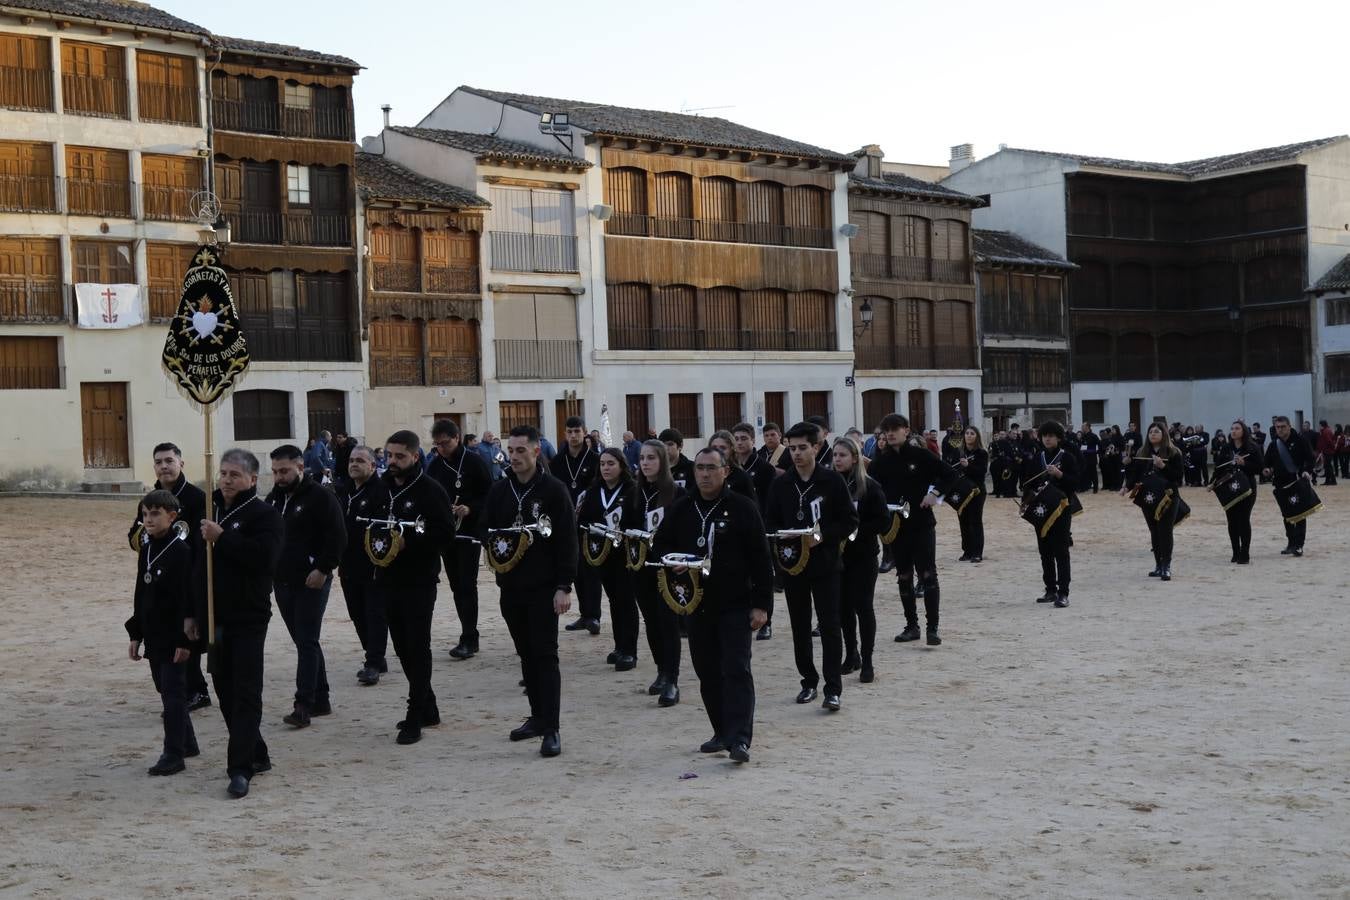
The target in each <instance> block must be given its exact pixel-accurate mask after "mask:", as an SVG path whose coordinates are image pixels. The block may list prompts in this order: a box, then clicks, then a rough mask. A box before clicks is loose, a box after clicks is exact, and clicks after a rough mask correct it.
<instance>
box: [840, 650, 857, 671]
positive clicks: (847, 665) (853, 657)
mask: <svg viewBox="0 0 1350 900" xmlns="http://www.w3.org/2000/svg"><path fill="white" fill-rule="evenodd" d="M861 668H862V660H861V659H859V658H858V654H856V653H850V654H848V655H847V656H845V657H844V663H843V665H841V666H840V667H839V672H840V674H842V675H852V674H853V673H854V672H856V671H858V670H859V669H861Z"/></svg>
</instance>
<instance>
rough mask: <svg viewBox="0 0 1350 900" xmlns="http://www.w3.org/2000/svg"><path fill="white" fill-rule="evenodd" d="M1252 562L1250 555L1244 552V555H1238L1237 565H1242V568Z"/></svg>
mask: <svg viewBox="0 0 1350 900" xmlns="http://www.w3.org/2000/svg"><path fill="white" fill-rule="evenodd" d="M1251 561H1252V555H1251V554H1250V553H1246V552H1244V553H1239V554H1238V558H1237V563H1238V565H1240V566H1245V565H1247V564H1248V563H1250V562H1251Z"/></svg>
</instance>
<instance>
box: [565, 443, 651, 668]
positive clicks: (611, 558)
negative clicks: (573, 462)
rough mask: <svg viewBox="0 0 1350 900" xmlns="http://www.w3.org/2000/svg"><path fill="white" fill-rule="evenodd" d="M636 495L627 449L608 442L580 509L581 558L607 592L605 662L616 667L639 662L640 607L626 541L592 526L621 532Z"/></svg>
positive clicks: (628, 665)
mask: <svg viewBox="0 0 1350 900" xmlns="http://www.w3.org/2000/svg"><path fill="white" fill-rule="evenodd" d="M632 494H633V475H632V473H631V472H629V471H628V463H627V461H626V460H625V459H624V458H623V450H621V449H620V448H618V447H606V448H605V449H604V450H602V451H600V463H599V466H598V472H597V474H596V476H595V481H593V482H591V484H590V486H589V487H587V488H586V492H585V496H583V497H582V499H581V508H580V509H579V510H578V511H577V527H578V528H579V529H580V531H581V534H580V535H579V540H580V541H581V557H582V559H583V560H585V562H586V563H587V565H589V566H591V567H593V568H594V570H595V574H596V575H597V576H598V577H599V579H600V584H601V585H602V586H603V587H604V589H605V596H607V597H609V614H610V620H611V621H612V622H613V623H614V652H613V653H611V654H610V655H609V657H608V659H606V660H605V661H606V662H608V663H609V664H610V665H612V666H614V671H616V672H627V671H628V670H629V669H633V668H636V667H637V633H638V611H637V602H636V600H635V599H634V594H633V577H632V575H631V573H629V571H628V567H627V565H625V557H624V554H623V546H622V544H620V545H619V546H618V547H616V546H614V543H613V541H611V540H610V539H609V538H608V537H605V536H604V535H600V534H595V533H593V532H591V531H589V530H588V526H591V525H596V526H600V527H603V528H607V529H609V530H611V531H618V530H619V528H620V527H621V525H622V523H623V508H624V504H625V503H626V502H627V501H628V499H629V498H630V497H631V496H632Z"/></svg>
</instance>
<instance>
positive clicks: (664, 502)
mask: <svg viewBox="0 0 1350 900" xmlns="http://www.w3.org/2000/svg"><path fill="white" fill-rule="evenodd" d="M683 496H684V491H683V490H681V489H680V488H678V487H676V485H675V482H674V480H673V479H672V478H671V475H670V458H669V456H667V454H666V445H665V444H663V443H661V442H660V441H643V443H642V449H641V450H640V451H639V452H638V476H637V480H636V483H635V485H634V489H633V492H632V496H631V497H630V498H629V501H628V503H626V504H625V505H624V512H623V527H624V530H630V529H633V530H637V531H645V532H655V531H656V529H657V528H659V527H660V526H661V520H662V519H664V518H665V515H666V510H668V509H670V506H671V504H672V503H674V502H675V500H676V499H677V498H679V497H683ZM647 548H648V549H650V548H651V545H650V542H648V543H647ZM654 561H655V560H653V562H654ZM633 582H634V587H635V589H636V593H637V602H638V608H639V609H641V610H642V618H643V620H644V621H645V622H646V624H647V645H648V646H649V647H650V648H651V651H652V660H653V661H654V662H655V663H656V680H655V681H653V682H652V683H651V685H650V686H649V687H648V688H647V693H648V694H652V695H654V696H659V699H658V700H657V702H658V703H659V704H660V705H661V706H674V705H675V704H676V703H679V702H680V686H679V685H680V651H681V648H680V627H679V623H677V622H676V621H675V611H674V610H672V609H671V608H670V607H669V606H667V605H666V601H665V600H663V599H661V593H660V591H658V590H657V587H656V569H654V568H651V567H648V566H644V567H642V568H641V569H639V570H637V571H636V572H634V573H633Z"/></svg>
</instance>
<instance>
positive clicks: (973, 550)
mask: <svg viewBox="0 0 1350 900" xmlns="http://www.w3.org/2000/svg"><path fill="white" fill-rule="evenodd" d="M984 501H985V494H984V492H983V490H982V491H981V492H980V494H979V496H977V497H975V498H974V499H973V500H971V501H970V503H969V504H967V505H966V510H965V512H963V513H961V515H959V516H958V517H957V519H958V520H959V523H960V525H961V552H962V553H963V554H968V555H970V556H984Z"/></svg>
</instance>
